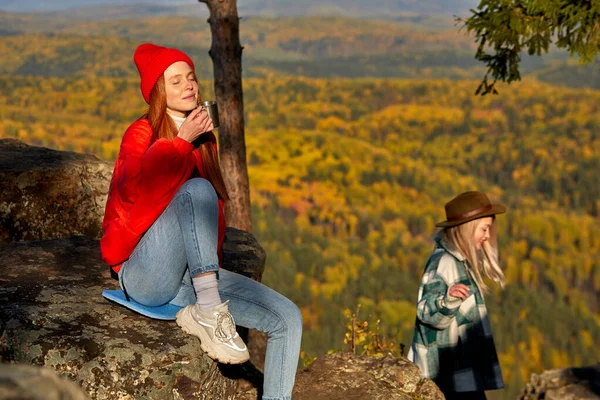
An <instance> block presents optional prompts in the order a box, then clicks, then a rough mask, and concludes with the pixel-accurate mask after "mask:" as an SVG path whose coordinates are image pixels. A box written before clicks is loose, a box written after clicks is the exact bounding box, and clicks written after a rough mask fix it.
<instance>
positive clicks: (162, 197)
mask: <svg viewBox="0 0 600 400" xmlns="http://www.w3.org/2000/svg"><path fill="white" fill-rule="evenodd" d="M151 139H152V128H151V127H150V123H149V122H148V120H147V119H139V120H137V121H135V122H134V123H133V124H131V126H130V127H129V128H128V129H127V131H126V132H125V135H124V136H123V141H122V142H121V148H120V150H119V156H118V157H117V161H116V163H115V169H114V172H113V176H112V180H111V182H110V189H109V192H108V199H107V201H106V210H105V213H104V220H103V222H102V230H103V232H104V234H103V236H102V238H101V239H100V251H101V253H102V259H103V260H104V262H106V263H107V264H108V265H110V266H111V268H112V269H113V271H114V272H119V269H120V268H121V265H122V264H123V262H125V261H126V260H127V259H128V258H129V256H130V255H131V253H132V252H133V250H134V249H135V247H136V246H137V244H138V242H139V240H140V238H141V237H142V235H143V234H144V233H145V232H146V231H147V230H148V228H150V226H151V225H152V224H153V223H154V221H156V219H157V218H158V217H159V216H160V214H162V212H163V211H164V210H165V208H167V206H168V205H169V203H170V202H171V200H172V199H173V196H174V195H175V193H176V192H177V190H179V188H180V187H181V185H183V184H184V183H185V182H186V181H187V180H188V179H190V178H193V177H194V176H201V177H206V174H205V172H204V168H203V165H202V157H201V156H200V151H199V150H198V149H196V148H194V146H193V145H192V144H191V143H189V142H187V141H185V140H183V139H181V138H180V137H175V138H174V139H173V141H169V140H167V139H159V140H157V141H156V142H154V143H153V144H152V145H151V144H150V141H151ZM215 151H216V145H215ZM224 238H225V218H224V214H223V202H222V201H221V199H219V243H218V249H217V252H218V255H219V263H221V260H222V246H223V240H224Z"/></svg>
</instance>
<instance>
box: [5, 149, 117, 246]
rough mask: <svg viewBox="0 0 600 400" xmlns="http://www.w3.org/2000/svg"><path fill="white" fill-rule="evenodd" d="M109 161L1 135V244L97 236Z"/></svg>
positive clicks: (104, 201) (107, 180)
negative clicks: (47, 147) (5, 137)
mask: <svg viewBox="0 0 600 400" xmlns="http://www.w3.org/2000/svg"><path fill="white" fill-rule="evenodd" d="M112 170H113V164H112V163H108V162H104V161H100V160H98V159H97V158H96V157H94V156H91V155H86V154H77V153H73V152H68V151H56V150H50V149H46V148H43V147H35V146H28V145H26V144H25V143H23V142H20V141H18V140H16V139H0V187H1V188H2V191H0V243H8V242H13V241H19V240H43V239H52V238H58V237H64V236H72V235H86V236H90V237H96V238H97V237H99V235H100V232H101V223H102V216H103V215H104V206H105V204H106V196H107V193H108V186H109V184H110V178H111V176H112Z"/></svg>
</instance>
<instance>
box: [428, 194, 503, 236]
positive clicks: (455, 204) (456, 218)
mask: <svg viewBox="0 0 600 400" xmlns="http://www.w3.org/2000/svg"><path fill="white" fill-rule="evenodd" d="M445 208H446V220H445V221H444V222H440V223H437V224H436V225H435V226H438V227H441V228H447V227H451V226H457V225H460V224H464V223H465V222H469V221H473V220H474V219H478V218H483V217H489V216H492V215H496V214H502V213H505V212H506V207H504V206H503V205H502V204H492V203H490V199H488V197H487V196H486V195H485V193H483V192H464V193H461V194H459V195H458V196H456V197H455V198H453V199H452V200H450V201H449V202H447V203H446V205H445Z"/></svg>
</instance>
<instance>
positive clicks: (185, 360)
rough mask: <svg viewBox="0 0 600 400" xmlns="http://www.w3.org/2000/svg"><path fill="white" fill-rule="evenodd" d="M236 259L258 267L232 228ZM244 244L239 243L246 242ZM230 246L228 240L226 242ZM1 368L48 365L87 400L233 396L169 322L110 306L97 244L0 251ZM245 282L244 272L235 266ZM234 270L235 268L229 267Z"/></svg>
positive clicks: (191, 340)
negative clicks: (236, 248) (82, 393)
mask: <svg viewBox="0 0 600 400" xmlns="http://www.w3.org/2000/svg"><path fill="white" fill-rule="evenodd" d="M229 236H232V237H234V238H235V240H234V241H237V246H239V249H238V250H239V251H236V250H235V247H232V243H229V244H228V245H227V246H228V248H229V249H230V250H231V251H229V252H228V253H226V254H224V266H228V265H229V266H232V265H237V263H236V262H235V259H234V257H235V255H236V254H240V255H241V256H242V258H244V259H245V260H246V261H247V260H249V259H253V258H254V259H255V260H257V261H260V260H261V259H262V262H260V265H258V266H257V268H256V275H255V276H254V278H256V277H257V276H259V275H260V273H262V268H263V266H264V257H263V256H264V251H262V249H260V247H259V248H258V249H256V250H255V251H254V253H255V254H254V255H253V254H252V253H253V250H252V249H253V247H254V246H255V245H257V243H256V242H255V241H254V239H253V237H252V236H251V235H250V234H246V233H243V232H241V231H236V230H229V231H228V237H229ZM243 237H246V240H245V241H244V240H243ZM226 240H228V239H226ZM0 265H2V274H0V303H1V304H2V307H1V308H0V361H2V362H4V363H13V362H15V363H23V364H34V365H39V366H46V367H50V368H52V369H54V370H56V371H58V372H59V373H60V374H61V375H62V376H64V377H66V378H68V379H69V380H72V381H74V382H75V383H77V385H79V386H80V387H82V388H83V389H84V390H85V392H87V393H88V395H89V396H90V398H92V399H111V400H112V399H132V398H135V399H191V398H194V399H197V398H200V399H204V398H218V399H230V398H233V396H234V393H235V392H236V390H237V385H238V382H237V381H236V380H233V379H229V378H226V377H224V376H223V374H224V373H225V375H227V376H233V375H235V371H233V372H232V370H223V368H222V366H219V365H218V364H217V363H215V362H213V361H212V360H210V359H209V358H208V357H206V356H205V355H204V354H203V352H202V350H201V349H200V345H199V341H198V339H197V338H195V337H193V336H190V335H186V334H185V333H183V332H182V331H181V329H179V327H178V326H177V325H176V324H175V322H174V321H173V322H171V321H168V322H165V321H156V320H152V319H149V318H146V317H143V316H141V315H138V314H136V313H134V312H132V311H129V310H128V309H126V308H124V307H122V306H119V305H116V304H113V303H110V302H108V301H107V300H105V299H104V298H103V297H102V296H101V292H102V290H103V289H115V288H118V283H117V282H116V281H115V280H113V279H111V278H110V274H109V271H108V267H107V266H106V265H105V264H104V263H103V262H102V261H101V258H100V252H99V244H98V241H96V240H93V239H90V238H87V237H83V236H81V237H73V238H63V239H54V240H46V241H38V242H17V243H11V244H8V245H5V246H2V247H0ZM240 265H242V269H243V271H240V272H244V271H245V273H246V274H249V271H250V267H249V264H248V263H247V262H246V263H240ZM229 269H232V270H235V268H229Z"/></svg>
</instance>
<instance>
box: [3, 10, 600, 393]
mask: <svg viewBox="0 0 600 400" xmlns="http://www.w3.org/2000/svg"><path fill="white" fill-rule="evenodd" d="M0 25H1V26H2V27H3V28H2V29H1V30H0V51H1V52H2V63H1V64H0V137H2V138H6V137H12V138H18V139H20V140H22V141H24V142H26V143H28V144H32V145H39V146H46V147H50V148H55V149H61V150H72V151H77V152H86V153H91V154H94V155H96V156H97V157H98V158H100V159H104V160H114V158H115V157H116V154H117V152H118V149H119V144H120V140H121V137H122V134H123V132H124V130H125V129H126V128H127V126H128V125H129V124H130V123H131V122H132V121H133V120H135V119H136V118H138V117H139V116H140V115H142V114H143V113H144V111H145V103H144V102H143V99H142V98H141V96H140V93H139V86H138V85H139V81H138V79H137V73H136V70H135V66H134V64H133V61H132V54H133V49H135V47H136V46H137V45H138V44H139V43H140V42H141V41H154V42H156V43H158V44H163V45H173V46H179V47H180V48H182V49H183V50H185V51H187V52H188V53H189V54H191V55H192V56H193V58H194V60H195V61H196V62H197V66H198V74H199V76H200V77H201V79H202V80H201V82H200V84H201V91H202V94H203V96H204V97H205V98H210V97H211V96H212V82H211V81H210V77H211V76H212V66H211V63H210V58H209V57H208V55H207V48H208V47H209V46H210V30H209V28H208V25H207V24H205V23H204V21H201V22H199V21H198V20H196V19H193V18H188V19H186V18H184V17H154V18H152V17H149V18H146V19H136V20H127V19H114V20H102V19H84V18H82V19H81V21H71V22H70V23H66V22H65V21H63V20H61V18H60V17H57V16H40V15H31V14H9V13H0ZM158 27H160V29H157V28H158ZM241 41H242V44H243V45H244V46H245V51H244V74H245V76H244V103H245V112H246V124H247V125H246V144H247V154H248V168H249V176H250V185H251V199H252V208H253V224H254V234H255V235H256V237H257V238H258V240H259V242H260V243H261V245H262V246H263V247H264V248H265V250H266V252H267V254H268V257H267V266H266V271H265V275H264V282H265V283H266V284H268V285H269V286H272V287H273V288H275V289H276V290H278V291H280V292H282V293H283V294H284V295H286V296H288V297H289V298H290V299H292V300H293V301H294V302H296V304H298V305H299V306H300V307H301V309H302V312H303V316H304V323H305V334H304V338H303V345H302V350H303V353H302V357H303V360H302V361H303V362H310V359H311V358H312V357H315V356H319V355H322V354H325V353H326V352H328V351H331V350H344V349H346V345H345V344H344V335H345V333H346V330H347V327H346V326H347V324H348V312H346V313H344V311H345V310H351V312H355V311H356V308H357V306H358V305H359V304H360V312H359V318H361V319H362V320H365V321H369V325H368V326H369V329H372V330H375V329H377V333H378V335H379V336H380V337H381V338H384V339H385V340H386V341H387V342H388V343H393V344H394V345H392V346H391V348H393V349H394V351H396V352H397V353H401V352H402V346H401V345H405V346H408V345H409V344H410V341H411V338H412V331H413V327H414V319H415V300H416V296H417V288H418V282H419V279H420V276H421V273H422V270H423V267H424V264H425V261H426V260H427V257H428V255H429V254H430V252H431V249H432V243H433V242H432V237H433V235H434V234H435V228H434V225H435V223H436V222H439V221H442V220H443V219H444V213H443V205H444V203H445V202H446V201H448V200H449V199H450V198H451V197H453V196H454V195H455V194H458V193H460V192H462V191H465V190H483V191H485V192H486V193H488V194H489V196H490V197H491V198H492V199H493V200H495V201H500V202H502V203H504V204H506V205H507V207H508V209H509V212H508V213H507V214H505V215H504V216H501V217H499V218H498V223H499V231H500V232H499V242H500V258H501V264H502V266H503V268H504V271H505V273H506V276H507V281H508V284H507V286H506V288H505V289H500V288H499V287H496V286H492V288H493V290H492V292H491V293H490V294H489V295H487V297H486V302H487V304H488V309H489V311H490V313H491V322H492V326H493V329H494V333H495V335H494V336H495V339H496V344H497V346H498V349H499V352H500V361H501V366H502V369H503V374H504V378H505V381H506V382H507V388H506V389H504V390H503V391H500V392H499V393H497V394H495V395H494V396H496V397H492V396H490V398H495V399H500V398H506V399H514V398H515V397H516V395H517V394H518V392H519V391H520V389H521V388H522V387H523V385H524V383H525V382H526V381H527V380H528V379H529V376H530V374H531V373H532V372H540V371H542V370H544V369H548V368H556V367H567V366H571V365H584V364H592V363H595V362H597V361H598V360H599V359H600V347H598V345H597V344H598V341H599V340H598V339H599V338H600V298H599V297H598V292H600V225H599V224H598V217H599V215H600V180H599V179H598V174H597V171H598V170H600V91H599V89H600V68H598V65H599V64H598V62H595V63H593V64H591V65H588V66H581V65H579V64H577V62H574V61H573V60H570V59H568V57H567V56H566V55H562V54H559V53H558V52H556V51H551V52H550V54H548V55H547V56H545V57H544V58H533V57H532V58H526V59H525V60H524V66H523V68H524V72H525V73H524V80H523V81H521V82H518V83H513V84H511V85H504V86H500V87H499V90H500V94H499V95H494V96H492V95H489V96H485V97H478V96H475V95H474V91H475V89H476V87H477V85H478V80H479V79H481V77H482V74H483V73H484V70H483V69H482V67H481V66H480V65H477V64H476V62H475V61H474V60H473V51H474V47H473V44H472V41H471V40H470V39H469V38H467V37H465V35H464V33H461V32H459V31H458V30H457V29H456V28H454V27H452V26H450V27H445V28H436V27H434V26H433V25H432V24H428V23H425V22H422V23H418V22H411V23H408V22H402V21H400V22H398V21H376V20H362V21H360V23H358V20H356V19H352V18H333V17H327V18H325V17H323V18H317V17H311V18H301V17H293V18H292V17H289V18H287V19H286V18H278V19H269V18H249V19H248V20H246V21H245V20H243V22H242V25H241ZM377 320H379V321H380V322H379V324H377ZM363 350H364V351H369V349H366V348H365V349H363V348H359V349H358V351H363Z"/></svg>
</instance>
